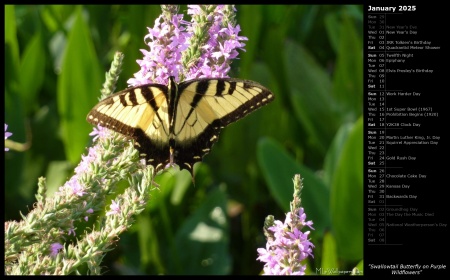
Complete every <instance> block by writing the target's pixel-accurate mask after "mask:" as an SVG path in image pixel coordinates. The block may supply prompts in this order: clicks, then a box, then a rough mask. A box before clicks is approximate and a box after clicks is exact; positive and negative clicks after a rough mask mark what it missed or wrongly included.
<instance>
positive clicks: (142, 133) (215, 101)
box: [87, 77, 274, 174]
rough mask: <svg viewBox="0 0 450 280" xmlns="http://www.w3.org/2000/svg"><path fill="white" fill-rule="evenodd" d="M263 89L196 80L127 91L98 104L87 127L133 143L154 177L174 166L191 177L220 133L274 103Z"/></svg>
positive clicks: (235, 82)
mask: <svg viewBox="0 0 450 280" xmlns="http://www.w3.org/2000/svg"><path fill="white" fill-rule="evenodd" d="M273 98H274V96H273V94H272V92H270V91H269V90H268V89H266V88H265V87H263V86H262V85H260V84H258V83H256V82H253V81H247V80H240V79H232V78H205V79H194V80H189V81H185V82H182V83H180V84H177V83H176V82H175V80H174V78H173V77H170V79H169V83H168V85H167V86H166V85H161V84H147V85H141V86H137V87H131V88H127V89H125V90H123V91H120V92H118V93H116V94H113V95H111V96H109V97H107V98H105V99H104V100H102V101H100V102H99V103H98V104H97V105H96V106H95V107H94V108H93V109H92V110H91V111H90V112H89V114H88V116H87V121H88V122H90V123H92V124H94V125H97V124H98V125H101V126H103V127H106V128H108V129H112V130H114V131H116V132H119V133H121V134H124V135H127V136H129V137H132V138H134V139H135V145H136V147H137V149H138V150H139V151H140V153H141V155H142V156H143V157H145V159H146V162H147V164H150V165H152V166H153V167H154V168H155V170H156V171H158V170H161V169H163V168H165V167H166V166H167V165H168V164H170V165H172V164H174V163H176V164H178V165H179V166H180V169H187V170H188V171H189V172H191V174H192V173H193V167H194V164H195V163H196V162H198V161H201V160H202V158H203V156H204V155H206V154H208V153H209V151H210V150H211V147H212V145H213V144H214V143H215V142H217V140H218V137H219V134H220V131H221V129H222V128H224V127H225V126H227V125H228V124H230V123H232V122H235V121H237V120H239V119H241V118H242V117H244V116H246V115H247V114H249V113H251V112H253V111H254V110H256V109H257V108H259V107H261V106H263V105H265V104H267V103H269V102H271V101H272V100H273Z"/></svg>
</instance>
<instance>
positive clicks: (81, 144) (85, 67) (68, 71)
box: [58, 8, 102, 164]
mask: <svg viewBox="0 0 450 280" xmlns="http://www.w3.org/2000/svg"><path fill="white" fill-rule="evenodd" d="M101 83H102V78H101V71H100V64H99V61H98V59H97V56H96V54H95V50H94V46H93V44H92V40H91V37H90V33H89V29H88V27H87V25H86V23H85V22H84V20H83V18H82V13H81V8H80V9H78V10H77V12H76V18H75V22H74V24H73V26H72V28H71V30H70V33H69V38H68V42H67V46H66V50H65V54H64V59H63V63H62V72H61V75H60V77H59V79H58V112H59V114H60V118H61V130H62V131H61V137H62V140H63V142H64V145H65V147H64V148H65V151H66V156H67V158H68V160H69V161H70V162H72V163H73V164H75V163H76V162H78V161H79V160H80V158H81V154H82V153H83V152H84V151H85V147H86V146H87V144H88V142H89V132H90V131H92V126H91V125H90V124H88V123H87V122H86V115H87V114H88V112H89V111H90V109H91V108H92V107H93V106H94V105H95V103H96V102H97V100H98V96H99V92H100V89H101Z"/></svg>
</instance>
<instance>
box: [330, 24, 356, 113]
mask: <svg viewBox="0 0 450 280" xmlns="http://www.w3.org/2000/svg"><path fill="white" fill-rule="evenodd" d="M333 95H334V96H335V98H336V100H337V101H339V102H340V104H341V105H342V108H341V111H342V112H343V114H345V115H346V116H345V119H346V120H350V121H354V120H356V119H357V118H358V117H359V116H360V115H361V114H362V109H363V106H362V104H363V51H362V43H361V38H360V37H359V36H358V35H357V33H356V30H355V26H354V24H353V22H352V21H351V20H350V18H349V17H348V16H347V17H344V18H343V21H342V23H341V24H340V28H339V48H338V56H337V60H336V70H335V74H334V76H333Z"/></svg>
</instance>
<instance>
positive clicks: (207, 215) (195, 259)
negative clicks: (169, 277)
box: [169, 189, 231, 275]
mask: <svg viewBox="0 0 450 280" xmlns="http://www.w3.org/2000/svg"><path fill="white" fill-rule="evenodd" d="M228 246H229V232H228V221H227V216H226V195H225V193H224V192H223V191H222V190H220V189H216V190H215V191H213V192H212V193H210V194H209V195H208V196H207V197H206V198H205V200H204V202H203V203H202V204H201V205H200V207H199V208H198V209H197V210H196V211H195V212H194V213H193V214H192V216H190V217H189V218H188V219H186V220H185V222H184V223H183V224H182V225H181V227H180V229H179V230H178V231H177V233H176V236H175V244H174V247H173V248H171V250H172V252H175V253H176V254H177V256H173V257H172V259H175V258H176V262H175V263H176V264H175V265H176V266H177V267H172V268H171V269H170V271H169V273H170V274H179V273H183V274H187V275H191V274H196V275H198V274H201V275H214V274H216V275H224V274H228V273H230V271H231V258H230V255H229V251H228ZM170 264H171V265H173V263H172V262H170Z"/></svg>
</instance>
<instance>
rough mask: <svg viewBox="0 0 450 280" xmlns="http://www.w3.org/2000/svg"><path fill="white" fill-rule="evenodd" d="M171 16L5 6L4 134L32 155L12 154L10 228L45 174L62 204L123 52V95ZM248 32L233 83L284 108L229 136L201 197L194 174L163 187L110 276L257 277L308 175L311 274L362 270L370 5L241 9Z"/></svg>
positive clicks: (161, 179)
mask: <svg viewBox="0 0 450 280" xmlns="http://www.w3.org/2000/svg"><path fill="white" fill-rule="evenodd" d="M186 10H187V9H186V6H181V7H180V12H182V13H184V14H186V13H185V12H186ZM159 14H160V7H159V6H157V5H147V6H137V5H124V6H121V5H86V6H69V5H67V6H66V5H32V6H31V5H30V6H25V5H24V6H22V5H18V6H12V5H7V6H5V123H7V124H8V125H9V127H8V131H10V132H12V133H13V136H11V137H10V138H9V139H11V140H13V141H16V142H20V143H28V144H30V145H31V147H30V148H29V149H28V150H26V151H24V152H20V151H14V150H10V151H9V152H7V153H5V166H6V167H5V177H6V178H5V219H7V220H9V219H17V220H18V219H20V215H19V211H21V212H22V213H24V214H25V213H27V212H28V210H29V209H30V208H31V207H32V204H33V202H34V194H35V192H36V190H37V178H38V177H39V176H45V177H47V179H48V185H49V192H50V193H52V192H54V191H55V190H56V189H57V188H58V187H59V186H60V185H62V184H63V183H64V182H65V181H66V180H67V179H68V178H70V176H71V175H72V174H73V168H74V167H75V166H76V165H77V164H78V162H79V161H80V159H81V155H82V154H84V153H86V149H87V147H89V145H90V144H91V137H90V136H89V135H88V134H89V133H90V132H91V131H92V126H91V125H90V124H88V123H87V122H86V120H85V117H86V115H87V113H88V111H89V110H90V109H91V108H92V107H93V106H94V105H95V103H96V102H97V101H98V98H99V96H100V89H101V85H102V83H103V82H104V73H105V72H106V71H107V70H108V69H109V65H110V63H111V61H112V57H113V54H114V52H116V51H120V52H123V53H124V54H125V58H124V67H123V70H122V74H121V78H120V80H119V82H118V87H117V89H116V90H121V89H123V88H125V87H126V86H127V85H126V81H127V80H128V79H129V78H131V77H132V76H133V73H135V72H137V71H138V69H139V66H138V64H137V63H136V60H137V59H141V58H142V54H141V52H140V51H139V50H140V49H145V48H146V47H147V46H146V45H145V44H144V36H145V34H146V33H147V28H146V27H147V26H148V27H153V24H154V20H155V19H156V17H157V16H158V15H159ZM185 19H189V17H188V16H187V15H186V17H185ZM237 23H238V24H240V26H241V29H242V32H241V34H240V35H242V36H246V37H248V39H249V40H248V41H247V42H246V44H247V45H246V52H241V54H240V59H239V60H236V61H235V62H234V64H233V65H232V71H231V73H230V76H231V77H238V78H245V79H251V80H255V81H258V82H260V83H261V84H263V85H265V86H267V87H268V88H270V89H271V90H272V91H273V92H274V94H275V96H276V98H275V101H274V102H273V103H271V104H270V105H268V106H266V107H264V108H262V109H260V110H258V111H257V112H255V113H253V114H251V115H250V116H248V117H246V118H245V119H243V120H241V121H239V122H237V123H235V124H232V125H230V126H229V127H227V128H226V129H224V131H223V132H222V134H221V137H220V139H219V142H218V143H217V144H216V145H215V146H214V148H213V149H212V151H211V153H210V154H209V155H208V156H206V157H205V159H204V163H202V164H197V166H196V176H195V185H193V184H192V180H191V178H190V176H189V173H188V172H187V171H183V172H179V171H176V170H174V169H171V170H169V171H168V172H166V173H164V174H162V175H159V176H158V177H157V178H156V181H157V182H158V184H160V186H161V187H160V191H159V192H156V193H154V194H153V196H152V198H151V200H150V203H149V205H148V207H147V210H146V211H145V212H144V213H142V214H141V215H140V216H139V217H137V222H136V224H135V226H133V227H132V228H131V229H130V230H129V231H128V232H127V233H126V234H124V235H123V236H122V237H121V239H120V241H119V242H118V245H117V247H116V248H115V249H114V250H113V251H112V252H110V253H109V254H108V255H107V256H106V257H105V259H104V267H105V269H104V272H105V274H253V275H255V274H259V273H260V272H261V270H262V266H263V264H262V263H260V262H258V261H257V260H256V258H257V252H256V249H257V248H258V247H265V238H264V235H263V231H262V227H263V223H264V218H265V217H266V216H267V215H269V214H272V215H274V216H275V218H276V219H278V220H282V221H284V217H285V215H284V214H285V213H286V212H287V211H288V210H289V201H290V200H291V199H292V192H293V184H292V178H293V176H294V174H296V173H300V174H301V175H302V177H303V178H304V181H303V182H304V189H303V196H302V203H303V206H304V208H305V212H306V214H307V217H308V220H309V219H311V220H313V222H314V227H315V230H314V231H312V233H311V235H310V236H311V238H312V242H313V243H314V244H315V246H316V247H315V249H314V256H315V257H314V259H312V258H310V259H308V273H310V274H315V273H317V272H316V268H323V269H325V268H334V269H340V270H351V269H352V268H353V267H355V266H357V265H358V263H359V266H360V267H361V264H362V259H363V200H362V199H363V196H362V194H363V155H362V153H363V142H362V139H363V123H362V111H363V105H362V102H363V82H362V81H363V80H362V79H363V73H362V71H363V61H362V53H363V51H362V47H363V44H362V38H363V35H362V30H363V12H362V7H361V6H352V5H296V6H285V5H270V6H263V5H238V6H237ZM85 226H86V225H85V224H84V223H82V222H80V223H78V224H76V227H77V233H78V234H83V230H84V229H85ZM90 226H92V224H90Z"/></svg>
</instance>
